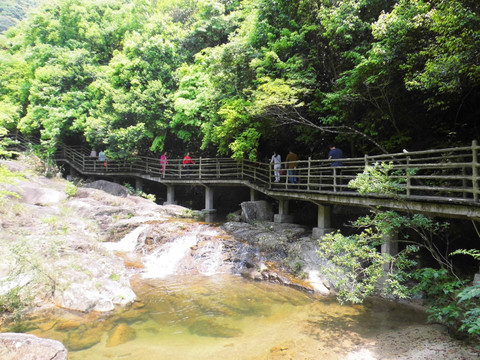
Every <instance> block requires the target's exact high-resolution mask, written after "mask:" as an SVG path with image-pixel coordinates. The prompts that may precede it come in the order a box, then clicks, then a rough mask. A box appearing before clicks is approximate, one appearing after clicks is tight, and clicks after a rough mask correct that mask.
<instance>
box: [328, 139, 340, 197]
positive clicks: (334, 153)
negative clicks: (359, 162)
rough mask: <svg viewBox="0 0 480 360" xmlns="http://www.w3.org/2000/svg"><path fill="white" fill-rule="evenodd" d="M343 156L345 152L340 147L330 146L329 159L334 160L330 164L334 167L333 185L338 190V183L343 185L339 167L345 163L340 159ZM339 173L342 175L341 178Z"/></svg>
mask: <svg viewBox="0 0 480 360" xmlns="http://www.w3.org/2000/svg"><path fill="white" fill-rule="evenodd" d="M341 158H343V152H342V150H341V149H338V148H336V147H335V145H331V146H330V151H329V153H328V159H329V160H334V161H333V162H332V163H331V164H330V166H331V167H332V168H333V186H334V190H335V191H336V186H337V185H340V186H341V185H342V178H341V175H342V173H341V170H340V169H337V167H339V166H342V165H343V163H342V162H341V161H339V159H341ZM337 175H338V176H340V178H339V179H337Z"/></svg>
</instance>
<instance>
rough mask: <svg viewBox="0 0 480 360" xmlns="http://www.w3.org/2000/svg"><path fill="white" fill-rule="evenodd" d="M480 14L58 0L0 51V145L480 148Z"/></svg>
mask: <svg viewBox="0 0 480 360" xmlns="http://www.w3.org/2000/svg"><path fill="white" fill-rule="evenodd" d="M17 3H21V2H19V1H18V2H17ZM479 13H480V2H478V1H477V0H343V1H335V0H156V1H147V0H102V1H98V0H52V1H48V2H46V3H45V4H43V5H41V6H39V7H36V8H31V10H29V11H28V13H27V14H26V17H25V18H24V19H23V20H22V21H20V22H18V23H17V24H15V25H14V26H11V27H9V28H8V30H6V31H4V33H3V35H2V36H1V38H0V58H1V61H0V134H5V133H7V132H15V131H20V132H21V133H23V134H25V135H29V136H36V137H40V138H41V140H42V143H43V145H44V146H45V148H46V149H48V150H50V151H51V150H52V149H55V148H57V147H58V146H61V145H62V144H63V143H69V144H82V145H87V146H90V147H93V148H96V149H99V148H103V149H106V150H107V151H108V153H109V155H110V156H111V157H113V158H119V157H125V156H134V155H136V154H146V153H152V152H153V153H157V154H158V153H159V152H160V151H163V150H168V151H169V152H170V153H171V154H172V155H173V156H175V155H177V156H182V154H183V153H184V152H186V151H190V152H192V153H195V154H198V155H201V154H209V155H224V156H232V157H234V158H250V159H252V160H253V159H256V158H257V157H258V156H260V157H261V156H262V155H260V154H266V153H267V152H270V151H272V150H274V149H278V150H282V151H285V150H286V148H287V147H290V146H294V147H295V148H296V149H297V151H298V152H299V153H300V154H301V155H304V156H317V157H322V156H324V155H325V151H326V148H327V147H328V145H329V144H330V143H332V142H336V143H337V144H340V145H341V146H344V147H345V148H346V149H348V152H349V155H351V156H355V155H360V154H363V153H364V152H368V153H370V154H373V153H378V152H386V151H399V150H401V149H402V148H409V149H412V150H414V149H425V148H428V147H446V146H455V145H465V144H469V143H470V142H471V140H473V139H474V138H478V137H479V133H480V129H479V125H478V119H479V118H480V108H479V107H478V105H477V104H478V103H479V101H480V87H479V85H480V63H479V61H478V59H480V16H479Z"/></svg>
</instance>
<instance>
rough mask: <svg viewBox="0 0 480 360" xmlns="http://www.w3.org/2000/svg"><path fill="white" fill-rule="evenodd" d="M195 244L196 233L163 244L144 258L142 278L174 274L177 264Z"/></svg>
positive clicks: (196, 241) (196, 239)
mask: <svg viewBox="0 0 480 360" xmlns="http://www.w3.org/2000/svg"><path fill="white" fill-rule="evenodd" d="M197 243H198V237H197V234H196V233H195V234H190V235H185V236H182V237H179V238H177V239H175V240H174V241H171V242H169V243H166V244H164V245H163V246H162V247H161V248H159V249H157V250H155V251H154V252H153V253H151V254H150V255H147V256H145V258H144V261H143V264H144V265H145V272H144V273H143V278H146V279H156V278H163V277H165V276H167V275H171V274H174V273H175V271H176V269H177V266H178V264H179V263H180V262H181V261H182V259H183V258H184V257H185V256H186V255H187V254H188V253H189V251H190V248H191V247H192V246H194V245H196V244H197Z"/></svg>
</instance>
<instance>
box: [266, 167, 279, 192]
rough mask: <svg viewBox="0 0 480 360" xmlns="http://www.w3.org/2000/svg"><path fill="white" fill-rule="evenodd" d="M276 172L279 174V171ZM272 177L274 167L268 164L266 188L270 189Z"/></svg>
mask: <svg viewBox="0 0 480 360" xmlns="http://www.w3.org/2000/svg"><path fill="white" fill-rule="evenodd" d="M278 172H280V169H278ZM272 175H273V177H275V169H274V165H272V163H269V164H268V187H269V188H272Z"/></svg>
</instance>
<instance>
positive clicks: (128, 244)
mask: <svg viewBox="0 0 480 360" xmlns="http://www.w3.org/2000/svg"><path fill="white" fill-rule="evenodd" d="M147 227H148V225H141V226H139V227H137V228H135V230H133V231H131V232H129V233H128V234H127V235H125V236H124V238H123V239H122V240H120V241H118V242H104V243H101V244H102V246H103V247H105V249H107V250H111V251H123V252H129V251H135V247H136V246H137V242H138V237H139V236H140V234H141V233H142V232H143V230H145V229H146V228H147Z"/></svg>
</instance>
